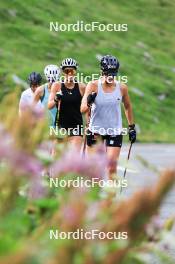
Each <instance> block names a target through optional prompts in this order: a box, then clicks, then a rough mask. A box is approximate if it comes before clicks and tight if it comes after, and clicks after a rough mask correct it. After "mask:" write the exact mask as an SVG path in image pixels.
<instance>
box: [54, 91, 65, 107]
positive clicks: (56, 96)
mask: <svg viewBox="0 0 175 264" xmlns="http://www.w3.org/2000/svg"><path fill="white" fill-rule="evenodd" d="M62 97H63V94H62V91H60V92H57V93H56V95H55V98H54V101H55V103H56V104H57V103H58V102H59V101H60V100H61V99H62Z"/></svg>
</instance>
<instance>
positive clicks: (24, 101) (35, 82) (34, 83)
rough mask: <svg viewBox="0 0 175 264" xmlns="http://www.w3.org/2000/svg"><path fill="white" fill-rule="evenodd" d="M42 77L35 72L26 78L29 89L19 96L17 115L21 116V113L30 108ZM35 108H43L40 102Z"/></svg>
mask: <svg viewBox="0 0 175 264" xmlns="http://www.w3.org/2000/svg"><path fill="white" fill-rule="evenodd" d="M41 81H42V77H41V75H40V74H39V73H37V72H32V73H31V74H30V75H29V77H28V82H29V85H30V88H28V89H26V90H25V91H24V92H22V94H21V98H20V101H19V115H20V116H21V115H22V112H23V111H25V110H26V109H27V108H28V107H30V106H32V104H33V99H34V93H35V91H36V89H37V87H39V86H40V85H41ZM36 107H37V108H43V106H42V104H41V102H38V104H37V106H36Z"/></svg>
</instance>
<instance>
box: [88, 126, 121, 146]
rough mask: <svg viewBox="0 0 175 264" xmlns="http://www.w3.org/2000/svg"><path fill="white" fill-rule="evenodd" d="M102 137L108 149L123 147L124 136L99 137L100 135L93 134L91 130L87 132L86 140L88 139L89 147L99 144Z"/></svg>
mask: <svg viewBox="0 0 175 264" xmlns="http://www.w3.org/2000/svg"><path fill="white" fill-rule="evenodd" d="M99 137H101V139H102V140H103V141H105V145H106V146H107V147H119V148H121V146H122V141H123V136H122V135H115V136H111V135H105V136H102V135H99V134H93V133H92V132H91V131H90V130H88V131H87V135H86V139H87V145H88V146H89V147H91V146H93V145H95V144H96V143H97V140H98V138H99Z"/></svg>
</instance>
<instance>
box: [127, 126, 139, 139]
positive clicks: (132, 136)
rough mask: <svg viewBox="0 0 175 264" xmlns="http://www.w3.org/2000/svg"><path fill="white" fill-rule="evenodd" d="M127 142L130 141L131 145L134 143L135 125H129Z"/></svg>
mask: <svg viewBox="0 0 175 264" xmlns="http://www.w3.org/2000/svg"><path fill="white" fill-rule="evenodd" d="M128 133H129V140H130V141H131V143H134V142H135V141H136V135H137V133H136V129H135V124H133V125H129V131H128Z"/></svg>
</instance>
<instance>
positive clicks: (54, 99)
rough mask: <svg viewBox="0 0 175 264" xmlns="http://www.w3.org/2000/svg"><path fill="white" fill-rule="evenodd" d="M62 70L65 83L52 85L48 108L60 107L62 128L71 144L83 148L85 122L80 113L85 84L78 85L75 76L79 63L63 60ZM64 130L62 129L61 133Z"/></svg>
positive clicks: (59, 122)
mask: <svg viewBox="0 0 175 264" xmlns="http://www.w3.org/2000/svg"><path fill="white" fill-rule="evenodd" d="M61 68H62V71H63V75H64V81H63V82H61V83H60V82H55V83H54V84H53V85H52V89H51V93H50V97H49V102H48V108H49V109H51V108H53V107H54V106H55V105H58V109H59V120H58V125H59V127H60V128H63V129H66V130H67V134H68V136H69V140H71V142H72V143H73V144H74V145H76V146H78V147H81V144H82V135H83V131H82V130H83V129H82V128H83V120H82V114H81V112H80V105H81V99H82V97H83V95H84V92H85V87H86V86H85V84H83V83H77V81H76V79H75V76H76V70H77V62H76V61H75V60H73V59H71V58H68V59H65V60H63V62H62V64H61ZM61 131H62V130H61V129H60V132H61Z"/></svg>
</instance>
